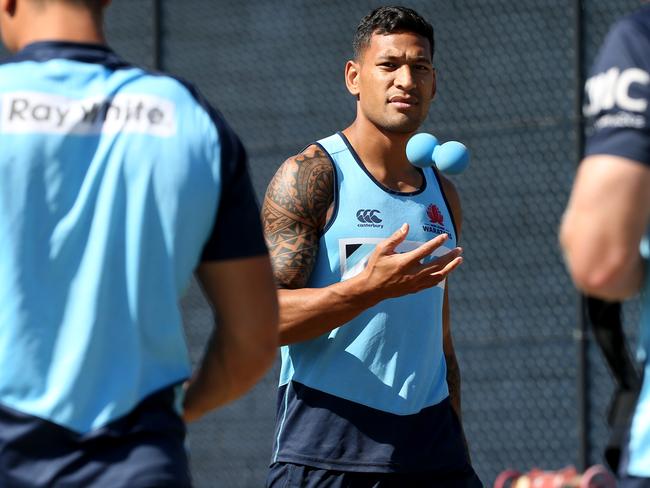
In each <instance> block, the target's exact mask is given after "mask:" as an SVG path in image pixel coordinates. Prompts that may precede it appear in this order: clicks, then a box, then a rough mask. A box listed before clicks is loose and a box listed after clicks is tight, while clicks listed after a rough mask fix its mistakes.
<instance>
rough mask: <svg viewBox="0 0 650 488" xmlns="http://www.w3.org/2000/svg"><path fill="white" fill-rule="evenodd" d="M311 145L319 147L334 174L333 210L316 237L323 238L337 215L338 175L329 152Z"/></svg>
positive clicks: (315, 143) (319, 145)
mask: <svg viewBox="0 0 650 488" xmlns="http://www.w3.org/2000/svg"><path fill="white" fill-rule="evenodd" d="M311 145H314V146H318V147H320V148H321V150H322V151H323V152H324V153H325V154H326V155H327V159H329V161H330V164H331V165H332V171H333V172H334V181H333V184H334V196H333V199H332V200H333V203H334V210H332V215H331V216H330V218H329V220H328V221H327V222H326V223H325V226H324V227H323V229H322V230H320V231H319V232H318V237H323V235H324V234H325V233H326V232H327V231H328V230H329V228H330V227H332V224H333V223H334V221H335V220H336V217H337V215H338V214H339V175H338V172H337V171H336V164H335V163H334V160H333V159H332V155H331V154H330V153H329V152H327V150H326V149H325V148H324V147H323V146H322V145H321V144H320V143H318V142H314V143H313V144H310V146H311ZM307 147H309V146H307ZM305 149H306V148H305Z"/></svg>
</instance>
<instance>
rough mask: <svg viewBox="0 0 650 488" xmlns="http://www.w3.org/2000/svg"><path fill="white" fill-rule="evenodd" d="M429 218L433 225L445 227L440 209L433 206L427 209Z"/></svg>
mask: <svg viewBox="0 0 650 488" xmlns="http://www.w3.org/2000/svg"><path fill="white" fill-rule="evenodd" d="M427 217H429V220H430V221H431V223H432V224H438V225H443V224H444V221H445V219H444V217H443V216H442V213H441V212H440V209H439V208H438V207H437V206H435V205H433V204H431V205H429V206H428V207H427Z"/></svg>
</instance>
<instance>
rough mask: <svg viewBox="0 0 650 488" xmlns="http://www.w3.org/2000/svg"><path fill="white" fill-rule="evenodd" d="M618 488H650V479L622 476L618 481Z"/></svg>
mask: <svg viewBox="0 0 650 488" xmlns="http://www.w3.org/2000/svg"><path fill="white" fill-rule="evenodd" d="M618 486H619V488H650V478H639V477H636V476H623V477H621V478H619V480H618Z"/></svg>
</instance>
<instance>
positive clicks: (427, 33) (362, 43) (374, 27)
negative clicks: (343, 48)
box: [352, 6, 435, 60]
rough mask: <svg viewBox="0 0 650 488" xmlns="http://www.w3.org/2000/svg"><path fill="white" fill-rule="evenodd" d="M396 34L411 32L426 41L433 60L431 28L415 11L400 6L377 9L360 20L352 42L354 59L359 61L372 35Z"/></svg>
mask: <svg viewBox="0 0 650 488" xmlns="http://www.w3.org/2000/svg"><path fill="white" fill-rule="evenodd" d="M396 32H413V33H415V34H418V35H420V36H422V37H424V38H426V39H428V40H429V45H430V46H431V59H432V60H433V52H434V45H435V44H434V39H433V27H432V26H431V24H429V22H427V21H426V20H425V19H424V18H423V17H422V16H421V15H420V14H418V13H417V12H416V11H415V10H413V9H410V8H408V7H401V6H384V7H379V8H376V9H374V10H373V11H372V12H370V13H369V14H368V15H366V16H365V17H364V18H363V19H361V22H359V25H358V26H357V31H356V33H355V34H354V40H353V41H352V48H353V49H354V58H355V59H359V57H360V56H361V53H362V52H363V50H364V49H365V48H367V47H368V45H369V44H370V38H371V37H372V35H373V34H393V33H396Z"/></svg>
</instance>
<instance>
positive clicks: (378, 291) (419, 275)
mask: <svg viewBox="0 0 650 488" xmlns="http://www.w3.org/2000/svg"><path fill="white" fill-rule="evenodd" d="M408 229H409V226H408V224H404V225H402V227H400V228H399V229H398V230H397V231H396V232H395V233H393V235H391V236H390V237H388V238H387V239H385V240H383V241H382V242H380V243H379V244H378V245H377V248H376V249H375V251H374V252H373V253H372V255H371V256H370V258H369V260H368V265H367V266H366V268H365V269H364V270H363V271H362V272H361V273H360V274H359V275H357V277H358V280H359V282H360V283H363V286H364V287H366V288H367V290H368V293H369V294H370V295H371V296H372V297H373V301H376V302H379V301H381V300H384V299H386V298H394V297H399V296H403V295H408V294H410V293H416V292H418V291H421V290H425V289H427V288H431V287H433V286H436V285H438V284H439V283H440V282H441V281H443V280H444V279H445V278H446V277H447V275H449V273H451V272H452V271H453V270H454V269H456V268H457V267H458V266H460V264H461V263H462V262H463V258H462V257H460V255H461V253H462V252H463V250H462V249H461V248H460V247H456V248H454V249H452V250H451V251H449V252H448V253H446V254H445V255H443V256H439V257H436V258H434V259H433V260H431V261H429V262H427V263H423V260H424V259H425V258H426V257H428V256H430V255H431V253H433V252H434V251H435V250H436V249H438V248H439V247H440V246H442V245H443V244H444V243H445V242H446V241H447V239H448V238H449V236H448V235H447V234H441V235H439V236H436V237H434V238H433V239H431V240H430V241H427V242H426V243H424V244H422V245H421V246H420V247H418V248H417V249H413V250H412V251H408V252H403V253H400V252H397V251H396V249H397V247H398V246H399V245H400V244H401V243H402V242H404V241H405V240H406V236H407V234H408Z"/></svg>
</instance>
